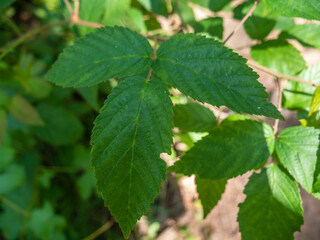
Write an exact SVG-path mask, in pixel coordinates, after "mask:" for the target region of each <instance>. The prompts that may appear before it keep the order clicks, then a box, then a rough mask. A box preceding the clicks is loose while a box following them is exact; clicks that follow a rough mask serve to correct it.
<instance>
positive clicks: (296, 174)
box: [275, 126, 320, 193]
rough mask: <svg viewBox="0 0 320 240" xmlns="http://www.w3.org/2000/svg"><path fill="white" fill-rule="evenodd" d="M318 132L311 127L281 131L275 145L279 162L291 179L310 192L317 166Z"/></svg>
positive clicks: (319, 131)
mask: <svg viewBox="0 0 320 240" xmlns="http://www.w3.org/2000/svg"><path fill="white" fill-rule="evenodd" d="M319 137H320V130H318V129H314V128H311V127H301V126H299V127H290V128H286V129H285V130H283V131H282V132H281V133H280V134H279V137H278V139H277V140H276V143H275V148H276V152H277V155H278V157H279V161H280V162H281V163H282V164H283V166H284V167H285V168H286V169H288V171H289V173H290V174H291V175H292V176H293V178H294V179H295V180H296V181H297V182H299V183H300V184H301V186H302V187H303V188H304V189H305V190H306V191H308V192H310V193H311V192H312V186H313V181H314V175H315V170H316V164H317V151H318V146H319V143H320V141H319Z"/></svg>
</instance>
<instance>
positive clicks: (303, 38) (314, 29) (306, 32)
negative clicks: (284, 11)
mask: <svg viewBox="0 0 320 240" xmlns="http://www.w3.org/2000/svg"><path fill="white" fill-rule="evenodd" d="M286 33H287V34H288V36H286V37H287V38H293V39H297V40H298V41H299V42H301V43H303V44H308V45H311V46H313V47H316V48H318V49H320V25H318V24H302V25H294V26H293V27H292V28H290V29H288V30H287V31H286Z"/></svg>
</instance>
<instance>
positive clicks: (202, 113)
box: [173, 103, 217, 132]
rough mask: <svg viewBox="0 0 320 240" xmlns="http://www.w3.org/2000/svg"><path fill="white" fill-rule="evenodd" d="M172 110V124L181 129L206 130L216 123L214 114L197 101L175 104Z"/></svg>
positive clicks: (191, 130)
mask: <svg viewBox="0 0 320 240" xmlns="http://www.w3.org/2000/svg"><path fill="white" fill-rule="evenodd" d="M173 112H174V126H176V127H178V128H179V129H180V130H182V131H190V132H207V131H209V130H211V129H212V128H214V127H215V125H216V124H217V119H216V117H215V116H214V114H213V113H212V112H211V111H210V110H209V109H208V108H206V107H204V106H202V105H200V104H197V103H187V104H176V105H175V106H174V107H173Z"/></svg>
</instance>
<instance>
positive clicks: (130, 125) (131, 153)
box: [92, 76, 172, 237]
mask: <svg viewBox="0 0 320 240" xmlns="http://www.w3.org/2000/svg"><path fill="white" fill-rule="evenodd" d="M171 118H172V102H171V100H170V98H169V92H168V90H167V88H166V86H165V85H164V84H163V83H162V82H161V81H160V80H158V79H156V78H154V79H151V80H150V81H149V82H146V81H145V78H143V77H140V76H136V77H132V78H128V79H125V80H122V81H121V82H120V83H119V85H118V86H117V87H116V88H115V89H114V91H113V92H112V94H111V95H110V96H109V98H108V100H107V101H106V102H105V105H104V106H103V107H102V109H101V112H100V115H99V116H98V117H97V119H96V121H95V127H94V129H93V135H92V143H93V148H92V164H93V166H94V169H95V175H96V179H97V187H98V190H99V191H100V192H101V193H102V196H103V198H104V200H105V203H106V206H107V207H108V209H109V210H110V211H111V213H112V215H113V216H114V218H115V219H116V221H117V222H118V223H119V225H120V227H121V229H122V232H123V234H124V236H125V237H128V236H129V234H130V231H131V229H132V228H133V227H134V225H135V223H136V221H137V220H138V219H139V218H140V217H141V216H142V215H143V214H144V213H145V211H146V210H147V208H148V206H149V204H150V203H151V202H152V201H153V200H154V198H155V196H156V194H157V192H158V191H159V189H160V184H161V182H162V181H163V180H164V179H165V173H166V164H165V162H164V161H162V160H161V159H160V153H162V152H167V153H170V151H171V143H172V122H171Z"/></svg>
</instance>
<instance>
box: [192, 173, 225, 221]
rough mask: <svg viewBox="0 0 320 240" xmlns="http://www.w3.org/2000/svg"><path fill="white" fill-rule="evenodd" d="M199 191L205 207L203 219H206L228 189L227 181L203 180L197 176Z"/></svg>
mask: <svg viewBox="0 0 320 240" xmlns="http://www.w3.org/2000/svg"><path fill="white" fill-rule="evenodd" d="M196 184H197V191H198V194H199V198H200V200H201V203H202V207H203V217H204V218H206V217H207V215H208V214H209V213H210V211H211V209H213V208H214V207H215V206H216V205H217V203H218V202H219V200H220V199H221V196H222V194H223V193H224V190H225V188H226V184H227V180H225V179H222V180H210V179H202V178H199V177H198V176H196Z"/></svg>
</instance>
